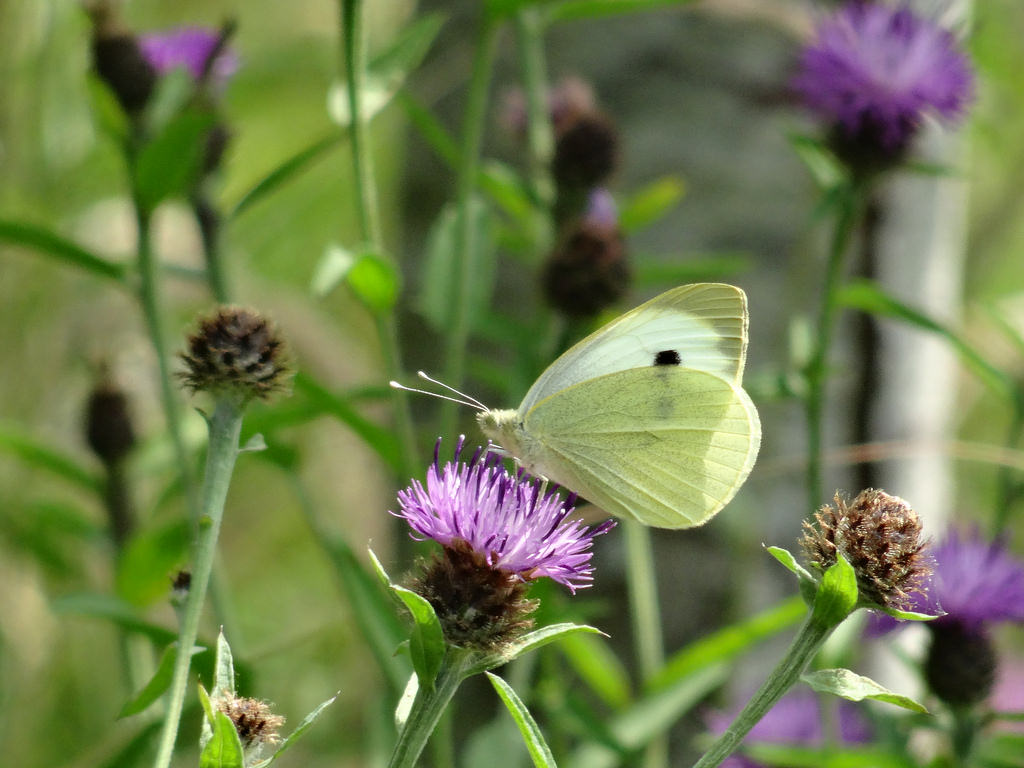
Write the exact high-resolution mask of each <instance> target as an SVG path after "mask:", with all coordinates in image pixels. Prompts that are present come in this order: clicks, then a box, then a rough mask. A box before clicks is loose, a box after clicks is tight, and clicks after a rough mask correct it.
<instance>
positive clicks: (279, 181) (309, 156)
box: [228, 131, 348, 219]
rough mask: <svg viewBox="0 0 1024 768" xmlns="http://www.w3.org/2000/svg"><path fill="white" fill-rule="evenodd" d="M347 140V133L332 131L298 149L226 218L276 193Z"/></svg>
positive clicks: (246, 195)
mask: <svg viewBox="0 0 1024 768" xmlns="http://www.w3.org/2000/svg"><path fill="white" fill-rule="evenodd" d="M347 138H348V131H340V132H339V131H333V132H332V133H331V134H330V135H329V136H324V137H323V138H321V139H317V140H316V141H314V142H313V143H312V144H310V145H309V146H307V147H305V148H303V149H300V150H299V151H298V152H296V153H295V154H294V155H291V156H290V157H288V158H287V159H285V160H284V161H282V162H281V164H280V165H278V166H276V167H275V168H274V169H273V170H271V171H270V172H269V173H267V174H266V175H265V176H263V177H262V178H261V179H260V180H259V181H257V182H256V183H255V184H253V185H252V186H251V187H249V189H248V191H246V192H245V193H244V194H243V195H242V196H241V197H240V198H239V199H238V202H237V203H235V206H234V207H233V208H232V209H231V212H230V213H229V214H228V218H231V219H235V218H238V217H239V216H241V215H242V214H243V213H245V212H246V211H247V210H249V208H251V207H252V206H253V205H255V204H256V203H258V202H259V201H261V200H262V199H263V198H265V197H267V196H269V195H270V194H272V193H273V192H276V191H277V190H278V189H279V188H280V187H283V186H284V185H285V184H287V183H288V182H289V181H292V180H293V179H295V178H297V177H298V176H300V175H301V174H302V173H303V172H304V171H306V170H307V169H308V168H309V167H310V166H312V165H313V163H314V162H315V161H317V160H319V159H320V158H322V157H324V156H326V155H327V153H328V152H330V151H331V150H332V149H334V148H336V147H338V146H340V145H341V143H342V142H343V141H345V140H346V139H347Z"/></svg>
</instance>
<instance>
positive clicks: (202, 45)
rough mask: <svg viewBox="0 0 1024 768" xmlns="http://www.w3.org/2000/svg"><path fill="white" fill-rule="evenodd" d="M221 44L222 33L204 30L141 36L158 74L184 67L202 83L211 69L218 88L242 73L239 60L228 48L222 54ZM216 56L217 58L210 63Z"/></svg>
mask: <svg viewBox="0 0 1024 768" xmlns="http://www.w3.org/2000/svg"><path fill="white" fill-rule="evenodd" d="M218 45H221V32H220V31H219V30H213V29H205V28H203V27H180V28H177V29H170V30H167V31H165V32H150V33H147V34H143V35H139V47H140V48H141V49H142V55H143V56H144V57H145V59H146V61H148V62H149V64H150V66H152V67H153V69H155V70H156V71H157V73H158V74H161V75H163V74H167V73H168V72H171V71H173V70H175V69H177V68H179V67H182V68H184V69H186V70H187V71H188V73H189V74H190V75H192V77H193V78H195V79H196V80H199V79H200V78H202V77H203V73H204V72H205V71H206V69H207V67H208V66H209V76H210V80H211V82H212V83H213V84H214V85H215V86H216V87H220V86H223V85H225V84H226V83H227V81H228V80H229V79H230V78H231V76H232V75H234V74H235V72H236V71H237V70H238V57H237V56H236V55H235V54H234V53H233V52H232V51H230V50H228V49H227V48H223V49H222V50H220V51H219V52H218V51H217V46H218ZM214 54H216V59H215V60H214V61H213V63H212V64H208V63H207V62H208V61H209V58H210V56H212V55H214Z"/></svg>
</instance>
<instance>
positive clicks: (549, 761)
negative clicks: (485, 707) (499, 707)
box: [486, 672, 555, 768]
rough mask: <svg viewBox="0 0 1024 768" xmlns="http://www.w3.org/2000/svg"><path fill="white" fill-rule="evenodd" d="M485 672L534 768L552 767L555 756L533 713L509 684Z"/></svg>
mask: <svg viewBox="0 0 1024 768" xmlns="http://www.w3.org/2000/svg"><path fill="white" fill-rule="evenodd" d="M486 674H487V679H488V680H490V681H491V685H493V686H494V690H495V691H497V692H498V696H500V697H501V700H502V702H503V703H504V704H505V708H506V709H507V710H508V713H509V714H510V715H512V719H513V720H514V721H515V724H516V727H517V728H518V729H519V733H520V734H522V737H523V742H524V743H525V744H526V748H527V749H528V750H529V752H530V759H532V760H533V764H534V766H536V768H554V766H555V757H554V755H552V754H551V748H550V747H549V746H548V744H547V742H546V741H545V740H544V734H543V733H542V732H541V730H540V727H539V726H538V725H537V721H536V720H534V719H533V715H531V714H530V710H528V709H527V708H526V705H525V704H523V701H522V699H520V698H519V695H518V694H517V693H516V692H515V691H514V690H513V689H512V686H511V685H509V684H508V683H506V682H505V681H504V680H502V679H501V678H500V677H498V676H497V675H492V674H491V673H490V672H487V673H486Z"/></svg>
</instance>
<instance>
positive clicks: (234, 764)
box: [199, 712, 244, 768]
mask: <svg viewBox="0 0 1024 768" xmlns="http://www.w3.org/2000/svg"><path fill="white" fill-rule="evenodd" d="M215 716H216V720H215V721H214V724H213V738H211V739H210V741H209V742H207V744H206V746H205V747H203V751H202V753H201V754H200V755H199V768H243V759H244V753H243V750H242V741H241V739H239V738H238V731H237V730H235V724H234V723H232V722H231V718H230V717H228V716H227V715H225V714H224V713H223V712H217V713H216V714H215Z"/></svg>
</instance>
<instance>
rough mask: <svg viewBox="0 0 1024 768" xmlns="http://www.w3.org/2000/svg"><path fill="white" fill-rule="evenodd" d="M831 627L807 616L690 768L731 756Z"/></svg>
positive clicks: (709, 767) (797, 676) (703, 767)
mask: <svg viewBox="0 0 1024 768" xmlns="http://www.w3.org/2000/svg"><path fill="white" fill-rule="evenodd" d="M835 627H836V625H834V624H833V625H829V624H825V623H823V622H821V621H818V620H816V619H815V617H814V616H813V615H811V616H808V618H807V620H806V621H805V622H804V625H803V626H802V627H801V628H800V631H799V632H798V633H797V636H796V638H794V640H793V643H792V645H790V646H789V650H788V651H786V655H785V656H784V657H783V659H782V661H780V662H779V664H778V666H776V667H775V669H774V670H772V673H771V675H769V677H768V679H767V680H765V682H764V684H763V685H762V686H761V687H760V688H759V689H758V691H757V693H755V694H754V697H753V698H752V699H751V700H750V701H748V702H747V705H746V706H745V707H744V708H743V711H742V712H740V713H739V714H738V715H737V716H736V719H735V720H733V721H732V723H731V724H730V725H729V727H728V728H727V729H726V730H725V733H723V734H722V735H721V736H720V737H719V738H718V740H717V741H716V742H715V743H714V744H712V745H711V748H710V749H709V750H708V751H707V752H705V753H704V756H703V757H702V758H701V759H700V760H698V761H697V762H696V763H694V766H693V768H714V766H716V765H719V764H720V763H721V762H722V761H723V760H725V758H727V757H728V756H729V755H731V754H732V753H733V751H734V750H735V749H736V747H738V746H739V745H740V742H741V741H743V737H744V736H746V735H747V733H748V732H749V731H750V729H751V728H753V727H754V726H755V725H757V723H758V721H759V720H760V719H761V718H762V717H764V716H765V715H766V714H767V713H768V711H769V710H770V709H771V708H772V707H773V706H775V703H776V702H777V701H778V700H779V699H780V698H782V696H783V694H785V693H786V691H788V690H789V689H790V688H792V687H793V684H794V683H796V682H797V680H799V679H800V675H801V673H802V672H803V671H804V669H805V668H806V667H807V665H808V664H809V663H810V661H811V659H813V658H814V655H815V654H816V653H817V652H818V649H819V648H821V646H822V644H823V643H824V642H825V640H826V639H827V638H828V636H829V635H830V634H831V633H832V630H833V629H835Z"/></svg>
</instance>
